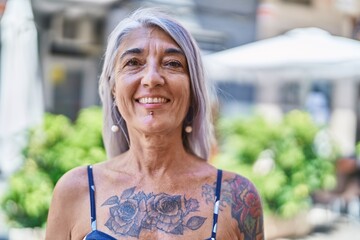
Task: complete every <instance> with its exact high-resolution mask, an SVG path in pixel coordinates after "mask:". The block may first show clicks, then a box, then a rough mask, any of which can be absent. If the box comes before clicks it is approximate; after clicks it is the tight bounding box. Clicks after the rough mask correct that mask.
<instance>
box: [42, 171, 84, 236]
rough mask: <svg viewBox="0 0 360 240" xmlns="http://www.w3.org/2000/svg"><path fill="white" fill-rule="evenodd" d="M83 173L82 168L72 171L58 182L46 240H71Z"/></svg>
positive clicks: (49, 215)
mask: <svg viewBox="0 0 360 240" xmlns="http://www.w3.org/2000/svg"><path fill="white" fill-rule="evenodd" d="M83 172H84V171H83V170H82V169H80V168H78V169H74V170H71V171H70V172H68V173H66V174H65V175H64V176H63V177H61V178H60V180H59V181H58V182H57V184H56V186H55V189H54V192H53V197H52V201H51V205H50V209H49V214H48V219H47V226H46V237H45V239H46V240H57V239H59V240H60V239H61V240H65V239H71V229H72V227H73V225H74V216H76V215H77V214H76V202H77V199H78V197H79V193H80V192H79V186H81V184H79V179H80V178H81V175H83Z"/></svg>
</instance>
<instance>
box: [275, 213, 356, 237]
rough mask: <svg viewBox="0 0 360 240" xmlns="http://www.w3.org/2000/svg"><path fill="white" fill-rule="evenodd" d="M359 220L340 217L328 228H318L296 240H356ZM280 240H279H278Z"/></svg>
mask: <svg viewBox="0 0 360 240" xmlns="http://www.w3.org/2000/svg"><path fill="white" fill-rule="evenodd" d="M359 220H360V219H356V220H355V219H349V217H341V218H340V219H338V220H336V221H335V222H334V223H333V224H331V225H330V226H323V227H318V228H317V229H315V230H314V231H313V232H312V233H310V234H309V235H308V236H306V237H301V238H293V239H297V240H356V239H360V221H359ZM279 240H280V239H279Z"/></svg>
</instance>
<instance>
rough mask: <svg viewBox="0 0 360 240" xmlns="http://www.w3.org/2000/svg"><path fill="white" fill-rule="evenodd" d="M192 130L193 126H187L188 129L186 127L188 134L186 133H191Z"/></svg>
mask: <svg viewBox="0 0 360 240" xmlns="http://www.w3.org/2000/svg"><path fill="white" fill-rule="evenodd" d="M192 130H193V129H192V127H191V126H186V127H185V132H186V133H191V132H192Z"/></svg>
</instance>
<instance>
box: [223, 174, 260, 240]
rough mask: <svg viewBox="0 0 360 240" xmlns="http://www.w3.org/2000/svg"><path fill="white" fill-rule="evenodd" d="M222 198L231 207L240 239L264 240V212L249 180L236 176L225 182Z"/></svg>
mask: <svg viewBox="0 0 360 240" xmlns="http://www.w3.org/2000/svg"><path fill="white" fill-rule="evenodd" d="M222 196H223V198H222V201H225V202H226V203H227V205H228V206H231V216H232V217H233V218H234V219H235V220H236V221H237V225H238V228H239V237H238V238H239V239H245V240H263V239H264V224H263V210H262V206H261V199H260V196H259V194H258V193H257V190H256V188H255V186H254V185H253V184H252V183H251V182H250V181H249V180H248V179H246V178H244V177H241V176H238V175H235V177H234V178H230V179H227V180H225V181H224V183H223V191H222Z"/></svg>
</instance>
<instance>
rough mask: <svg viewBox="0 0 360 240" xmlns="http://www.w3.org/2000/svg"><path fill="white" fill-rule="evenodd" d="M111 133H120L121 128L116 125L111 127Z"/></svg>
mask: <svg viewBox="0 0 360 240" xmlns="http://www.w3.org/2000/svg"><path fill="white" fill-rule="evenodd" d="M111 131H112V132H113V133H116V132H118V131H119V127H118V126H117V125H115V124H114V125H112V126H111Z"/></svg>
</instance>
